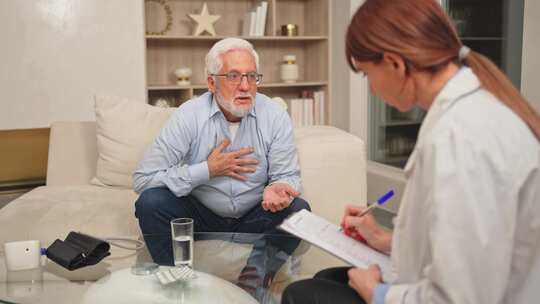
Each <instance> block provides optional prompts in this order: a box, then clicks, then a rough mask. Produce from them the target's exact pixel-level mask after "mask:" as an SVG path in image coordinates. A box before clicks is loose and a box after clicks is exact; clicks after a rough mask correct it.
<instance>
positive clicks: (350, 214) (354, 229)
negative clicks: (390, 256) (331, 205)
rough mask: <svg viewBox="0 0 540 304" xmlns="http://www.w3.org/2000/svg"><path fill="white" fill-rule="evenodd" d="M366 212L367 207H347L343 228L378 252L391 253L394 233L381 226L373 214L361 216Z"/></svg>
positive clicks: (342, 223) (342, 220)
mask: <svg viewBox="0 0 540 304" xmlns="http://www.w3.org/2000/svg"><path fill="white" fill-rule="evenodd" d="M365 210H366V207H358V206H352V205H349V206H347V208H346V209H345V214H344V215H343V218H342V219H341V227H342V228H343V230H344V231H345V233H346V234H347V235H349V236H351V237H353V238H355V239H357V240H362V239H363V240H365V243H367V244H368V245H369V246H371V247H373V248H374V249H376V250H378V251H381V252H384V253H390V251H391V247H392V233H391V232H388V231H386V230H384V229H383V228H382V227H381V226H379V225H378V224H377V222H376V221H375V218H374V217H373V215H371V213H367V214H364V215H362V216H360V215H361V214H362V213H363V212H364V211H365Z"/></svg>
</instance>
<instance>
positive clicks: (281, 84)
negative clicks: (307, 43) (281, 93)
mask: <svg viewBox="0 0 540 304" xmlns="http://www.w3.org/2000/svg"><path fill="white" fill-rule="evenodd" d="M326 85H328V82H326V81H304V82H295V83H284V82H274V83H262V84H260V85H258V86H257V87H258V88H295V87H320V86H326ZM206 88H207V85H206V84H192V85H188V86H179V85H149V86H147V87H146V89H147V90H148V91H167V90H191V89H194V90H200V89H206Z"/></svg>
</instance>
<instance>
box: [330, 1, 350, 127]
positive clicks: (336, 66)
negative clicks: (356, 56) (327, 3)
mask: <svg viewBox="0 0 540 304" xmlns="http://www.w3.org/2000/svg"><path fill="white" fill-rule="evenodd" d="M349 10H350V5H349V1H332V9H331V12H332V16H331V19H330V20H331V22H332V26H331V29H332V35H331V39H332V40H331V41H330V45H331V50H330V53H331V56H330V58H331V60H332V62H331V65H330V66H331V71H330V74H331V75H330V77H331V78H332V89H331V90H332V92H331V94H332V96H331V99H330V100H331V102H330V106H331V108H330V111H331V113H332V115H331V117H332V121H331V122H330V124H331V125H333V126H335V127H338V128H340V129H343V130H345V131H348V130H349V126H350V122H349V119H350V117H349V115H350V105H349V100H350V98H349V67H348V66H347V61H346V60H345V30H346V29H347V25H348V24H349V20H348V18H343V16H348V15H349Z"/></svg>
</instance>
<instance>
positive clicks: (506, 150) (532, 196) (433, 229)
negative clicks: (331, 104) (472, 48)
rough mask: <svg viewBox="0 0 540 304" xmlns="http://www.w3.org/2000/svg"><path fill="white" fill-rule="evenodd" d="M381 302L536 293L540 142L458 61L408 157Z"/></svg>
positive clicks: (533, 299)
mask: <svg viewBox="0 0 540 304" xmlns="http://www.w3.org/2000/svg"><path fill="white" fill-rule="evenodd" d="M405 174H406V176H407V178H408V181H407V186H406V189H405V193H404V196H403V200H402V202H401V207H400V210H399V214H398V216H397V218H396V221H395V224H396V226H395V229H394V236H393V242H392V262H393V265H394V270H395V272H396V277H397V279H396V280H395V281H394V282H393V284H392V286H391V287H390V289H389V291H388V293H387V294H386V297H385V303H400V304H401V303H418V304H420V303H434V304H438V303H458V304H466V303H471V304H483V303H486V304H495V303H513V304H515V303H518V304H519V303H529V304H530V303H540V144H539V142H538V140H537V139H536V138H535V137H534V135H533V134H532V132H531V131H530V129H528V127H527V126H526V125H525V123H524V122H523V121H521V120H520V119H519V118H518V117H517V115H515V114H514V113H513V112H512V111H511V110H509V109H508V108H507V107H505V106H504V105H503V104H501V103H500V102H498V101H497V100H496V98H495V97H494V96H493V95H491V94H490V93H488V92H487V91H486V90H484V89H481V88H480V83H479V81H478V78H477V77H476V76H475V75H474V73H473V72H472V70H471V69H469V68H462V69H460V71H459V72H458V73H457V74H456V75H455V76H454V77H453V78H452V79H451V80H450V81H449V82H448V83H447V84H446V85H445V87H444V88H443V90H442V91H441V92H440V93H439V95H438V96H437V98H436V99H435V101H434V103H433V105H432V107H431V108H430V110H429V112H428V114H427V116H426V118H425V120H424V123H423V125H422V127H421V129H420V133H419V138H418V142H417V144H416V147H415V150H414V152H413V154H412V155H411V157H410V159H409V161H408V163H407V165H406V167H405Z"/></svg>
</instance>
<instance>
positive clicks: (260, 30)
mask: <svg viewBox="0 0 540 304" xmlns="http://www.w3.org/2000/svg"><path fill="white" fill-rule="evenodd" d="M267 13H268V2H267V1H261V4H260V5H259V6H257V7H256V8H255V9H253V10H251V11H249V12H247V13H246V14H245V15H244V23H243V24H242V36H259V37H260V36H264V31H265V27H266V15H267Z"/></svg>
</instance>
